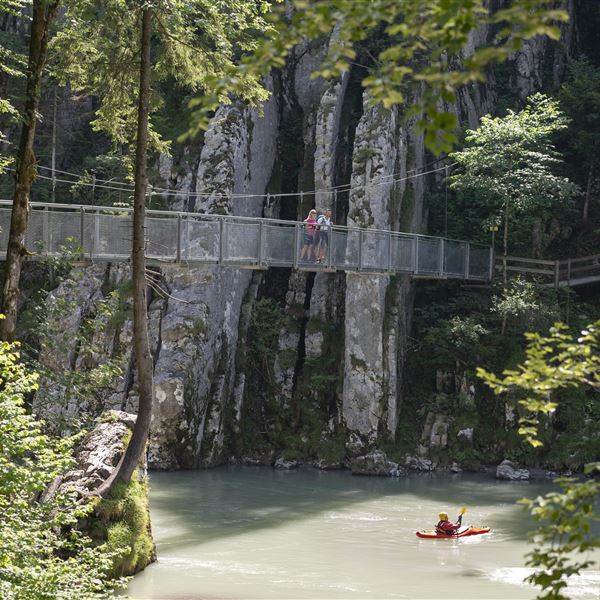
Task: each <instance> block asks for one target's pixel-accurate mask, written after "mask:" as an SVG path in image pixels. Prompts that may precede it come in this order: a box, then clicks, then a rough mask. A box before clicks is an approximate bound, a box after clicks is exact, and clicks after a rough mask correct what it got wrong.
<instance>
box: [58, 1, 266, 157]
mask: <svg viewBox="0 0 600 600" xmlns="http://www.w3.org/2000/svg"><path fill="white" fill-rule="evenodd" d="M151 4H152V9H153V21H154V23H153V30H154V35H153V40H152V63H153V68H152V89H153V95H152V98H151V104H150V110H151V113H155V112H156V111H157V110H158V109H159V108H160V107H161V106H162V104H163V96H162V95H161V85H160V84H161V82H165V81H170V82H171V83H172V84H173V82H174V85H176V86H178V87H180V88H181V91H182V93H190V92H197V91H198V90H199V89H203V88H204V86H205V85H206V83H207V81H208V80H210V79H212V78H215V77H220V76H221V75H222V74H223V73H224V72H225V71H226V70H228V69H231V68H232V67H233V64H234V62H233V61H234V60H237V59H238V58H239V57H240V56H241V54H243V53H244V52H248V51H251V50H253V49H254V47H255V43H256V42H255V39H256V36H257V33H258V32H259V31H269V29H270V28H269V26H268V24H267V22H266V21H265V14H266V12H267V11H268V10H269V4H268V3H267V2H262V1H261V2H255V1H253V0H233V1H232V0H192V1H187V0H186V1H183V0H168V1H166V0H156V1H154V2H152V3H151ZM65 5H66V9H67V10H66V14H65V15H64V17H63V19H62V20H61V25H62V27H61V29H60V30H59V32H58V33H57V35H56V36H55V38H54V39H53V40H52V42H51V49H52V61H53V70H54V73H55V75H56V77H57V78H58V79H59V81H60V82H61V83H64V84H66V83H69V84H70V86H71V87H72V88H73V89H75V90H77V91H78V92H82V93H85V94H87V95H92V96H98V97H99V98H100V100H101V106H100V108H99V109H98V110H97V111H96V116H95V119H94V120H93V121H92V127H93V128H94V130H96V131H103V132H105V133H107V134H108V135H109V137H110V138H111V139H112V141H113V142H114V144H115V147H119V148H124V149H126V148H127V147H128V145H130V144H132V142H133V141H134V140H135V135H136V133H135V132H136V119H137V85H138V77H139V73H138V71H139V52H140V33H139V32H140V15H141V11H142V9H143V8H144V7H145V6H146V3H141V4H136V5H135V8H132V5H131V3H129V2H126V1H125V0H108V1H106V2H103V3H102V10H98V7H97V2H95V0H85V1H82V0H76V1H75V0H73V1H68V0H67V1H66V2H65ZM243 89H244V91H245V93H242V94H241V96H242V97H244V98H245V97H252V98H255V99H257V100H262V99H265V98H266V97H267V95H266V92H265V90H264V89H263V88H262V86H261V85H260V84H259V83H258V80H257V79H256V78H251V77H248V78H246V79H245V81H244V86H243ZM162 91H163V93H164V89H163V90H162ZM150 148H151V149H152V150H155V151H160V152H168V150H169V141H168V140H164V139H163V138H162V137H161V136H160V134H159V133H158V131H157V130H156V129H155V128H153V127H152V126H151V128H150Z"/></svg>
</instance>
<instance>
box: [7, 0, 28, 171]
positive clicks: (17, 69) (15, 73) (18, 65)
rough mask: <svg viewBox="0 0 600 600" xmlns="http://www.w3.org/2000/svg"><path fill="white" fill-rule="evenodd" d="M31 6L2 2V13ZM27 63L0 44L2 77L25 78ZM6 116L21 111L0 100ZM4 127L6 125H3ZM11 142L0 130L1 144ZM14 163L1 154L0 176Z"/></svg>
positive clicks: (23, 1) (19, 1) (17, 1)
mask: <svg viewBox="0 0 600 600" xmlns="http://www.w3.org/2000/svg"><path fill="white" fill-rule="evenodd" d="M27 4H29V1H28V0H0V13H4V14H5V15H6V14H7V15H11V16H19V15H21V14H22V11H23V8H24V7H25V6H26V5H27ZM25 67H26V61H25V58H24V57H23V56H21V54H20V53H19V52H17V51H15V50H14V49H13V48H11V47H10V44H7V43H0V77H2V78H6V79H8V78H13V77H24V75H25V73H24V71H25ZM2 115H5V116H6V117H8V119H17V118H18V116H19V111H18V110H17V109H16V108H15V106H14V104H13V103H12V102H11V101H10V99H8V98H0V116H2ZM3 126H4V123H3ZM8 143H9V140H8V139H7V138H6V136H5V135H4V132H3V131H1V130H0V144H3V145H4V144H8ZM11 163H12V158H11V157H9V156H4V155H1V154H0V175H3V174H4V173H5V169H6V167H7V166H8V165H10V164H11Z"/></svg>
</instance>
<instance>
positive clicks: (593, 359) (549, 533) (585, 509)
mask: <svg viewBox="0 0 600 600" xmlns="http://www.w3.org/2000/svg"><path fill="white" fill-rule="evenodd" d="M526 337H527V340H528V344H527V349H526V351H525V357H526V358H525V361H524V362H523V363H522V364H521V365H520V366H519V367H518V368H517V369H515V370H507V371H504V373H503V375H502V377H499V376H497V375H494V374H493V373H489V372H487V371H485V370H484V369H478V371H477V372H478V375H479V377H481V378H482V379H483V381H484V382H485V383H486V384H487V385H488V386H490V387H491V388H492V390H493V391H494V392H495V393H496V394H507V393H509V392H510V393H515V392H516V393H518V394H520V396H521V400H519V403H520V404H521V405H522V406H523V408H524V409H525V410H526V411H527V414H526V416H524V417H522V418H521V421H520V429H519V433H520V434H521V435H522V436H524V437H525V439H526V440H527V441H528V442H529V443H530V444H531V445H532V446H534V447H539V446H541V445H542V442H540V440H539V427H540V423H541V420H540V419H541V417H542V416H548V415H552V414H553V413H554V411H555V410H556V408H557V407H558V399H557V395H558V392H559V391H560V390H573V389H575V388H577V387H584V388H587V390H589V391H591V393H592V394H594V393H595V394H596V395H597V392H598V391H600V321H599V322H597V323H595V324H593V325H590V326H589V327H588V328H587V329H585V330H584V331H582V332H581V335H579V336H578V337H575V336H574V335H572V334H570V333H568V329H567V327H566V326H565V325H562V324H557V325H555V326H554V327H553V328H552V329H551V330H550V334H549V335H548V336H546V337H543V336H541V335H539V334H532V333H530V334H526ZM596 402H598V398H597V397H596ZM599 467H600V463H591V464H588V465H587V466H586V473H588V474H592V473H593V472H594V471H595V470H597V469H598V468H599ZM557 481H558V483H559V484H560V486H561V488H562V491H560V492H551V493H550V494H547V495H546V496H544V497H542V498H537V499H535V500H523V501H522V503H523V504H525V506H527V507H528V508H529V510H530V511H531V514H532V515H533V517H534V518H535V519H536V520H537V521H539V522H541V523H542V525H540V527H539V528H538V529H537V530H535V531H534V532H532V534H531V536H530V537H531V540H532V541H533V542H534V543H535V544H536V545H535V547H534V549H533V550H532V551H531V552H530V553H529V554H528V555H527V564H528V565H529V566H531V567H534V568H535V569H537V570H536V571H534V572H533V574H532V575H530V576H529V577H528V578H527V580H528V581H529V582H530V583H533V584H535V585H538V586H540V587H541V588H542V590H543V592H544V593H543V595H542V596H540V598H541V599H542V600H568V597H567V596H565V595H564V593H563V590H564V588H565V587H566V586H567V580H568V578H569V577H571V576H572V575H576V574H578V573H580V572H581V570H583V569H586V568H588V567H590V566H591V565H593V564H596V562H597V561H596V560H594V557H593V554H591V555H590V551H593V550H595V549H598V548H600V535H599V534H598V533H597V531H594V529H593V525H594V523H596V522H600V515H598V514H597V513H596V512H595V509H594V505H595V504H596V503H597V500H598V498H599V497H600V482H599V481H597V480H594V479H590V480H587V481H586V480H584V481H579V480H577V479H576V478H561V479H558V480H557Z"/></svg>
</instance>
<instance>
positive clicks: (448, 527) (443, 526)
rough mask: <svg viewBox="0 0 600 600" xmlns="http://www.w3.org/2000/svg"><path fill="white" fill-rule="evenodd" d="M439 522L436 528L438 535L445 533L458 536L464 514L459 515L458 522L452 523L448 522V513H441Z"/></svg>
mask: <svg viewBox="0 0 600 600" xmlns="http://www.w3.org/2000/svg"><path fill="white" fill-rule="evenodd" d="M438 517H439V519H440V520H439V522H438V524H437V525H436V526H435V531H436V533H443V534H445V535H456V533H457V532H458V530H459V529H460V527H461V525H462V514H460V515H458V521H457V522H456V523H451V522H450V521H449V520H448V513H445V512H441V513H440V514H439V515H438Z"/></svg>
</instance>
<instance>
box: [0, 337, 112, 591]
mask: <svg viewBox="0 0 600 600" xmlns="http://www.w3.org/2000/svg"><path fill="white" fill-rule="evenodd" d="M36 386H37V375H36V374H35V373H30V372H28V371H27V370H26V369H25V367H24V366H23V364H22V363H21V362H20V360H19V354H18V348H17V346H16V345H12V344H9V343H6V342H0V597H2V598H3V599H6V600H11V599H15V600H17V599H27V600H35V599H46V598H48V599H50V598H63V599H68V598H77V599H81V598H92V597H93V598H101V597H109V596H111V595H112V594H111V591H112V589H113V587H114V585H115V582H108V581H107V574H108V573H109V572H110V569H111V567H112V557H111V554H110V553H109V552H108V549H107V548H106V546H98V547H93V545H92V543H91V540H90V539H89V538H88V537H86V536H85V535H83V534H82V533H81V532H80V531H78V530H77V529H76V527H75V525H76V524H77V522H78V521H79V519H81V518H82V517H83V516H85V515H86V513H87V512H88V510H90V508H91V507H82V506H79V505H78V504H77V498H76V497H75V495H73V494H70V493H67V492H63V493H59V494H56V495H54V496H52V497H49V498H44V492H45V491H46V489H47V488H48V486H49V485H50V484H51V483H52V482H53V481H54V479H55V478H56V477H57V476H59V475H60V474H62V473H65V472H66V471H67V470H68V469H69V468H70V467H71V465H72V463H73V459H72V445H73V441H74V440H73V439H72V438H60V439H59V438H53V437H50V436H48V435H46V434H45V433H43V430H42V423H41V422H40V421H37V420H36V419H35V417H34V416H32V415H31V414H29V413H28V412H27V410H26V408H25V398H26V397H27V396H28V395H30V394H31V393H32V392H33V391H34V390H35V389H36Z"/></svg>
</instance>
